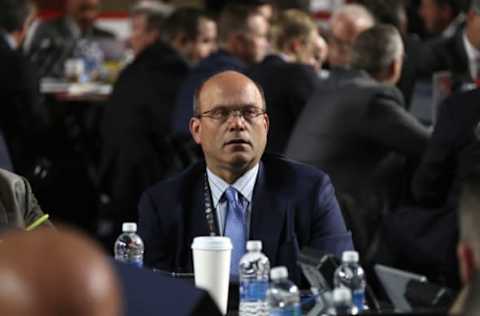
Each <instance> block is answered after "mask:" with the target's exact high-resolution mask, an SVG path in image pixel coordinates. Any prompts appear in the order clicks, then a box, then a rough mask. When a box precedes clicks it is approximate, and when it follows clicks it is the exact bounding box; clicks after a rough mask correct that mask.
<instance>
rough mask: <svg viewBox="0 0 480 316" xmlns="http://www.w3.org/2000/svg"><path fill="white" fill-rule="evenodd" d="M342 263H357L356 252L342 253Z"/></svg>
mask: <svg viewBox="0 0 480 316" xmlns="http://www.w3.org/2000/svg"><path fill="white" fill-rule="evenodd" d="M342 261H343V262H358V252H356V251H353V250H349V251H344V252H343V254H342Z"/></svg>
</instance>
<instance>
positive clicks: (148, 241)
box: [138, 191, 171, 271]
mask: <svg viewBox="0 0 480 316" xmlns="http://www.w3.org/2000/svg"><path fill="white" fill-rule="evenodd" d="M138 209H139V219H138V222H139V234H140V237H142V240H143V242H144V245H145V253H144V264H145V266H147V267H151V268H157V269H160V270H165V271H170V268H171V267H170V260H169V255H168V251H167V245H166V243H167V238H166V237H165V234H164V232H163V231H162V226H161V222H160V218H159V216H158V210H157V206H156V203H155V201H154V200H153V198H152V196H151V194H150V193H149V192H148V191H146V192H144V193H143V195H142V197H141V199H140V203H139V206H138Z"/></svg>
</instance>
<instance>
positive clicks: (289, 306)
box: [267, 267, 302, 316]
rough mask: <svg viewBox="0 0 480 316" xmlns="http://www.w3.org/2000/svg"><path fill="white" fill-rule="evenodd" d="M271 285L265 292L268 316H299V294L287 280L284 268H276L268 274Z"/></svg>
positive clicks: (300, 313) (300, 311) (286, 272)
mask: <svg viewBox="0 0 480 316" xmlns="http://www.w3.org/2000/svg"><path fill="white" fill-rule="evenodd" d="M270 279H271V281H272V282H271V284H270V287H269V288H268V291H267V304H268V312H269V315H270V316H299V315H302V310H301V308H300V293H299V291H298V288H297V286H296V285H295V284H294V283H293V282H292V281H290V280H289V279H288V271H287V268H286V267H276V268H273V269H272V271H271V272H270Z"/></svg>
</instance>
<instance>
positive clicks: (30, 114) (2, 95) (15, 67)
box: [0, 0, 47, 174]
mask: <svg viewBox="0 0 480 316" xmlns="http://www.w3.org/2000/svg"><path fill="white" fill-rule="evenodd" d="M34 11H35V10H34V7H33V4H32V3H31V2H30V1H27V0H22V1H15V0H1V1H0V87H1V88H0V100H2V101H1V102H2V106H1V107H0V130H1V132H2V133H3V136H4V137H5V141H6V144H7V146H8V151H9V153H10V155H11V158H12V162H13V167H14V168H15V170H16V171H17V172H19V173H21V174H25V173H26V172H29V171H30V170H29V169H30V168H31V166H32V160H33V158H34V157H35V155H36V153H37V152H38V151H39V150H40V148H39V147H40V146H39V142H38V141H36V139H38V136H39V133H40V132H42V131H44V128H45V127H46V124H47V115H46V112H45V109H43V108H42V104H41V102H40V101H41V98H40V94H39V89H38V77H37V75H36V73H35V72H34V69H33V67H32V65H31V64H30V63H29V62H28V60H27V59H26V58H25V57H24V56H23V55H22V54H21V52H20V51H19V49H18V47H19V46H20V45H21V43H22V41H23V39H24V38H25V34H26V30H27V29H28V27H29V25H30V23H31V21H32V19H33V15H34ZM34 139H35V140H34Z"/></svg>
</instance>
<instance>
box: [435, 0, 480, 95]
mask: <svg viewBox="0 0 480 316" xmlns="http://www.w3.org/2000/svg"><path fill="white" fill-rule="evenodd" d="M430 47H431V56H430V58H429V60H428V65H427V66H428V67H429V70H430V73H434V72H437V71H449V72H450V73H451V81H452V87H453V88H452V89H453V90H454V91H458V90H468V89H471V88H473V87H475V85H477V84H478V80H480V1H479V0H472V1H471V4H470V8H469V10H468V12H467V15H466V22H465V27H464V28H462V30H461V31H459V32H457V33H456V34H455V35H454V36H453V37H451V38H447V39H443V40H439V41H435V42H433V43H431V46H430Z"/></svg>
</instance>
